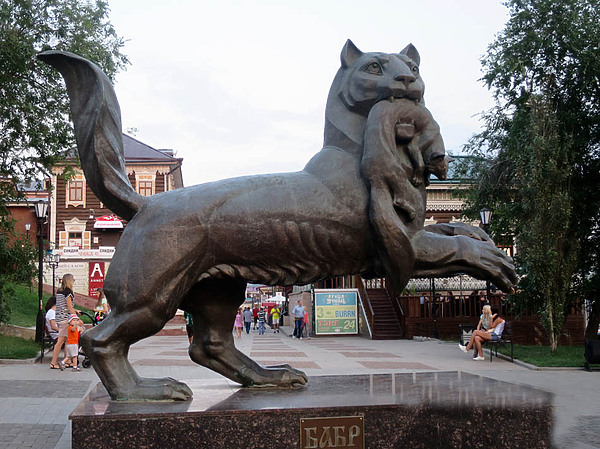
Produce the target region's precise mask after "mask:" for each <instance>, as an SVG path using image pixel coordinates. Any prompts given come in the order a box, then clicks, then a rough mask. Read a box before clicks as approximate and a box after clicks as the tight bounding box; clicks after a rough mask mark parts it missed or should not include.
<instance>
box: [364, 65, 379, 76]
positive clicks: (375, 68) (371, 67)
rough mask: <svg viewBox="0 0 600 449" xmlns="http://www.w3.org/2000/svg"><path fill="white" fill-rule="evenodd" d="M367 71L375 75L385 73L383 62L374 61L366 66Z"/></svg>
mask: <svg viewBox="0 0 600 449" xmlns="http://www.w3.org/2000/svg"><path fill="white" fill-rule="evenodd" d="M365 72H368V73H372V74H373V75H381V74H382V73H383V69H382V68H381V64H379V63H378V62H372V63H371V64H369V65H368V66H367V67H366V68H365Z"/></svg>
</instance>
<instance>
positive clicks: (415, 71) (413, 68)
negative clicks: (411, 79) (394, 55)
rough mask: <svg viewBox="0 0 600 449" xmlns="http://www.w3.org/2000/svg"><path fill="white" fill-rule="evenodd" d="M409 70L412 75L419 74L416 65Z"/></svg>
mask: <svg viewBox="0 0 600 449" xmlns="http://www.w3.org/2000/svg"><path fill="white" fill-rule="evenodd" d="M411 70H412V72H413V75H418V74H419V67H417V66H416V65H414V66H413V67H412V69H411Z"/></svg>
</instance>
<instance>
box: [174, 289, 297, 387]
mask: <svg viewBox="0 0 600 449" xmlns="http://www.w3.org/2000/svg"><path fill="white" fill-rule="evenodd" d="M245 288H246V284H245V283H244V282H240V281H236V280H232V279H225V280H206V281H202V282H201V283H199V284H197V285H196V286H194V287H193V288H192V290H191V291H190V292H189V293H188V295H187V296H186V297H185V299H184V301H183V303H182V307H184V308H185V309H186V310H188V311H190V312H191V313H192V316H193V320H194V340H193V342H192V345H191V346H190V350H189V352H190V358H191V359H192V360H193V361H194V362H196V363H198V364H200V365H203V366H205V367H207V368H209V369H211V370H213V371H216V372H217V373H219V374H222V375H223V376H225V377H227V378H229V379H231V380H233V381H235V382H238V383H240V384H242V385H244V386H246V387H263V386H286V387H290V386H293V385H295V384H305V383H306V382H307V377H306V375H305V374H304V373H303V372H302V371H299V370H296V369H294V368H292V367H291V366H289V365H281V366H273V367H263V366H261V365H259V364H258V363H256V362H255V361H254V360H252V359H251V358H249V357H247V356H246V355H245V354H243V353H242V352H240V351H239V350H238V349H237V348H236V347H235V344H234V340H233V334H232V329H233V322H234V321H235V315H236V312H237V309H238V308H239V306H240V305H241V304H242V303H243V302H244V298H245Z"/></svg>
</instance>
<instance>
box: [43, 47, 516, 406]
mask: <svg viewBox="0 0 600 449" xmlns="http://www.w3.org/2000/svg"><path fill="white" fill-rule="evenodd" d="M39 58H40V59H41V60H42V61H44V62H46V63H48V64H51V65H53V66H54V67H56V68H57V69H58V70H59V71H60V72H61V74H62V75H63V77H64V78H65V81H66V86H67V90H68V94H69V97H70V99H71V110H72V113H73V120H74V125H75V136H76V139H77V146H78V149H79V154H80V159H81V165H82V167H83V170H84V173H85V176H86V179H87V181H88V183H89V185H90V187H91V188H92V190H93V191H94V193H95V194H96V196H97V197H98V198H99V199H100V200H101V201H102V202H103V203H104V204H106V205H107V207H109V208H110V209H111V210H113V211H114V212H115V213H117V214H119V215H120V216H121V217H123V218H125V219H127V220H129V223H128V225H127V227H126V229H125V231H124V233H123V235H122V237H121V240H120V242H119V245H118V247H117V250H116V253H115V255H114V258H113V259H112V262H111V264H110V268H109V270H108V273H107V275H106V280H105V283H104V291H105V294H106V296H107V298H108V301H109V303H110V306H111V309H112V311H111V313H110V314H109V315H108V317H107V318H106V319H105V320H104V321H103V322H102V324H100V325H99V326H96V327H95V328H93V329H91V330H89V331H88V332H86V333H85V334H84V336H83V338H82V345H83V347H84V349H85V351H86V354H88V355H89V357H90V359H91V362H92V365H93V367H94V369H95V370H96V372H97V373H98V376H99V377H100V379H101V380H102V383H103V384H104V386H105V387H106V389H107V390H108V392H109V394H110V396H111V397H112V398H113V399H120V400H127V399H135V400H140V399H147V400H164V399H183V400H185V399H188V398H190V396H191V394H192V393H191V391H190V389H189V388H188V387H187V386H186V385H185V384H183V383H181V382H178V381H176V380H174V379H171V378H166V379H145V378H141V377H139V376H138V375H137V373H136V372H135V371H134V369H133V368H132V366H131V365H130V363H129V361H128V359H127V354H128V350H129V347H130V345H131V344H133V343H135V342H137V341H139V340H141V339H143V338H146V337H149V336H151V335H153V334H155V333H156V332H158V331H159V330H160V329H162V328H163V326H164V325H165V324H166V323H167V322H168V321H169V320H170V319H171V318H173V316H174V315H175V312H176V311H177V309H178V308H179V309H183V310H185V311H187V312H189V313H191V314H192V315H193V322H194V341H193V343H192V345H191V346H190V348H189V354H190V357H191V359H192V360H194V361H195V362H196V363H199V364H201V365H203V366H205V367H207V368H210V369H212V370H214V371H216V372H218V373H220V374H222V375H224V376H226V377H228V378H229V379H232V380H234V381H236V382H239V383H240V384H242V385H244V386H248V387H250V386H255V387H260V386H292V385H294V384H304V383H306V381H307V377H306V375H305V374H304V373H302V372H301V371H298V370H296V369H294V368H292V367H290V366H289V365H282V366H271V367H263V366H260V365H259V364H257V363H256V362H254V361H253V360H251V359H250V358H249V357H247V356H245V355H244V354H242V353H241V352H240V351H238V350H237V349H236V348H235V345H234V341H233V336H232V325H233V321H234V317H235V314H236V310H237V309H238V307H239V305H240V304H242V303H243V301H244V299H245V286H246V283H247V282H252V283H261V284H268V285H282V286H283V285H293V284H298V285H304V284H309V283H312V282H315V281H317V280H319V279H323V278H326V277H331V276H338V275H344V274H355V273H359V274H361V275H362V276H364V277H374V276H378V277H383V276H387V277H388V279H390V281H391V282H392V284H393V286H394V288H395V290H396V291H397V292H399V291H400V290H401V289H402V288H403V287H404V286H405V285H406V282H407V281H408V280H409V278H410V277H412V276H436V277H443V276H449V275H452V274H454V273H457V272H463V273H468V274H471V275H473V276H475V277H477V278H481V279H489V280H490V281H492V282H494V284H496V285H497V286H498V287H500V288H501V289H503V290H505V291H508V290H510V289H511V288H512V286H513V284H514V283H515V281H516V277H515V272H514V267H513V265H512V264H511V262H510V260H509V259H508V258H507V257H506V255H505V254H504V253H503V252H502V251H500V250H498V249H497V248H496V247H495V246H494V244H493V243H492V242H491V241H490V239H489V238H488V236H487V235H486V234H485V233H484V232H483V231H481V230H480V229H478V228H475V227H471V226H467V225H464V224H453V225H448V224H446V225H433V226H427V227H425V228H424V227H423V223H424V219H425V203H426V192H425V184H426V183H427V181H428V179H429V176H430V174H435V175H436V176H438V177H441V178H444V177H445V174H446V170H447V164H448V159H447V158H446V156H445V152H444V146H443V142H442V140H441V136H440V135H439V128H438V127H437V124H435V122H434V121H433V118H431V114H429V112H428V111H426V110H424V108H425V106H424V104H423V91H424V84H423V81H422V79H421V77H420V75H419V62H420V58H419V54H418V52H417V50H416V49H415V48H414V46H413V45H412V44H411V45H408V46H407V47H406V48H405V49H404V50H402V51H401V52H400V53H390V54H387V53H363V52H361V51H360V50H359V49H358V48H357V47H356V46H355V45H354V44H353V43H352V42H351V41H347V43H346V45H345V46H344V48H343V50H342V54H341V67H340V69H339V71H338V73H337V75H336V76H335V79H334V81H333V85H332V87H331V90H330V93H329V97H328V101H327V108H326V114H325V145H324V147H323V149H322V150H321V151H320V152H319V153H317V154H316V155H315V156H314V157H313V158H312V159H311V160H310V161H309V162H308V164H307V165H306V167H305V168H304V170H302V171H300V172H297V173H283V174H273V175H260V176H249V177H241V178H235V179H228V180H224V181H218V182H211V183H208V184H202V185H196V186H191V187H186V188H183V189H178V190H173V191H169V192H165V193H160V194H157V195H154V196H150V197H142V196H140V195H138V194H137V193H136V191H135V190H134V189H133V188H132V186H131V185H130V183H129V181H128V179H127V174H126V172H125V166H124V161H123V149H122V134H121V120H120V110H119V106H118V103H117V99H116V96H115V94H114V91H113V89H112V86H111V84H110V82H109V80H108V78H106V76H105V75H104V74H103V73H102V71H101V70H100V69H99V68H98V67H97V66H96V65H94V64H92V63H91V62H89V61H87V60H85V59H83V58H81V57H79V56H76V55H73V54H70V53H64V52H57V51H48V52H44V53H42V54H40V55H39ZM400 99H402V101H399V100H400ZM405 100H410V102H411V105H410V108H421V109H419V117H418V118H417V119H416V120H414V121H413V120H410V117H405V115H406V108H407V105H406V104H405V103H404V101H405ZM398 108H404V109H402V110H399V109H398ZM410 108H409V109H410ZM413 128H414V129H413ZM424 136H425V137H424ZM414 139H419V141H418V142H417V143H413V140H414ZM408 146H411V148H410V151H412V152H413V155H412V156H409V154H408V153H409V148H408ZM416 151H418V152H419V155H418V156H416V155H415V152H416ZM418 157H422V162H420V161H419V159H418ZM415 161H416V163H415ZM423 167H424V169H423ZM414 177H416V178H420V179H413V178H414Z"/></svg>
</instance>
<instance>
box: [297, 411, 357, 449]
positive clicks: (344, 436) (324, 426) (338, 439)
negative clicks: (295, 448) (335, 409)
mask: <svg viewBox="0 0 600 449" xmlns="http://www.w3.org/2000/svg"><path fill="white" fill-rule="evenodd" d="M364 447H365V426H364V416H334V417H331V418H302V419H300V449H330V448H336V449H346V448H348V449H364Z"/></svg>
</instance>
